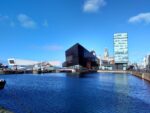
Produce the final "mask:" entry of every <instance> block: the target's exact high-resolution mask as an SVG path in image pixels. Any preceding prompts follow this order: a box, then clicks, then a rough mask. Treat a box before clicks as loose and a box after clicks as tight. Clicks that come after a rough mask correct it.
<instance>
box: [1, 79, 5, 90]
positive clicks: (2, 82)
mask: <svg viewBox="0 0 150 113" xmlns="http://www.w3.org/2000/svg"><path fill="white" fill-rule="evenodd" d="M5 84H6V81H5V80H0V90H1V89H4V87H5Z"/></svg>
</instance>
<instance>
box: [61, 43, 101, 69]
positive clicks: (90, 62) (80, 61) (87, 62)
mask: <svg viewBox="0 0 150 113" xmlns="http://www.w3.org/2000/svg"><path fill="white" fill-rule="evenodd" d="M65 56H66V62H64V63H63V67H69V68H73V69H98V67H99V59H98V58H97V57H96V54H95V52H94V51H92V52H89V51H88V50H87V49H85V48H84V47H83V46H82V45H80V44H79V43H77V44H75V45H73V46H72V47H71V48H69V49H68V50H66V52H65Z"/></svg>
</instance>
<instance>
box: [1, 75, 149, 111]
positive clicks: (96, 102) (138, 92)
mask: <svg viewBox="0 0 150 113" xmlns="http://www.w3.org/2000/svg"><path fill="white" fill-rule="evenodd" d="M0 79H5V80H6V81H7V84H6V86H5V89H4V90H0V106H3V107H5V108H8V109H9V110H11V111H13V112H14V113H150V83H149V82H147V81H144V80H142V79H140V78H137V77H135V76H133V75H130V74H111V73H91V74H83V75H76V74H69V73H50V74H41V75H36V74H34V75H33V74H24V75H0Z"/></svg>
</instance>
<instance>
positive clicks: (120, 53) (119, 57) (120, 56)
mask: <svg viewBox="0 0 150 113" xmlns="http://www.w3.org/2000/svg"><path fill="white" fill-rule="evenodd" d="M114 57H115V63H126V64H127V63H128V34H127V33H116V34H114Z"/></svg>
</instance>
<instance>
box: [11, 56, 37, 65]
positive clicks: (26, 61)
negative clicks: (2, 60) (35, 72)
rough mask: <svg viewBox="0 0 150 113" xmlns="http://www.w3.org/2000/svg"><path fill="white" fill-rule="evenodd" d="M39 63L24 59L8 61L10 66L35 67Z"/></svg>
mask: <svg viewBox="0 0 150 113" xmlns="http://www.w3.org/2000/svg"><path fill="white" fill-rule="evenodd" d="M37 63H39V62H38V61H32V60H23V59H15V58H10V59H8V64H9V65H10V66H16V65H18V66H33V65H35V64H37Z"/></svg>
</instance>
